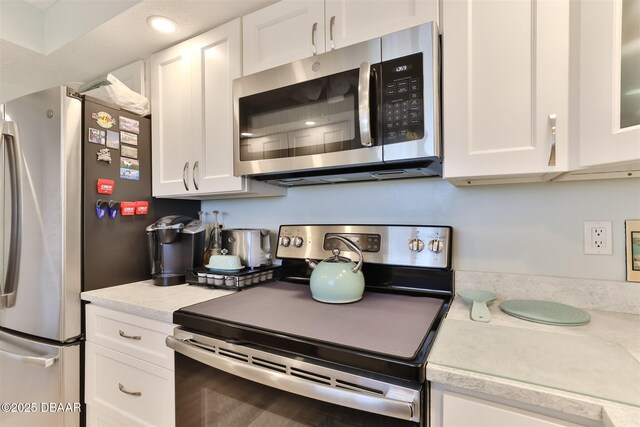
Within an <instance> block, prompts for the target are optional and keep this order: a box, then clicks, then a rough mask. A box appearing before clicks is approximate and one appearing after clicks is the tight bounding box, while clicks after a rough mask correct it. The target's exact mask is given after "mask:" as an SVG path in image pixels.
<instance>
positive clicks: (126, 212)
mask: <svg viewBox="0 0 640 427" xmlns="http://www.w3.org/2000/svg"><path fill="white" fill-rule="evenodd" d="M135 213H136V203H135V202H120V215H122V216H130V215H135Z"/></svg>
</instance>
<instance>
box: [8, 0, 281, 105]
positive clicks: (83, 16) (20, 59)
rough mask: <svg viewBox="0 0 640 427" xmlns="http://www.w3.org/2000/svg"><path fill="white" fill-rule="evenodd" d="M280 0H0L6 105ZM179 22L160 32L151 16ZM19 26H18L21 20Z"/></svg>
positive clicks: (140, 56) (85, 78)
mask: <svg viewBox="0 0 640 427" xmlns="http://www.w3.org/2000/svg"><path fill="white" fill-rule="evenodd" d="M274 2H275V0H176V1H164V0H118V1H117V2H114V1H109V2H105V1H103V0H0V20H1V21H0V103H2V102H5V101H8V100H11V99H14V98H16V97H18V96H21V95H24V94H27V93H31V92H35V91H38V90H41V89H46V88H48V87H52V86H56V85H61V84H66V83H69V82H85V83H86V82H90V81H92V80H94V79H96V78H98V77H100V76H101V75H103V74H105V73H107V72H109V71H112V70H115V69H118V68H120V67H122V66H124V65H127V64H129V63H131V62H134V61H136V60H138V59H145V58H148V57H149V56H150V55H151V54H153V53H155V52H158V51H160V50H163V49H165V48H167V47H169V46H172V45H174V44H176V43H178V42H180V41H182V40H186V39H189V38H191V37H193V36H195V35H197V34H200V33H202V32H204V31H206V30H209V29H211V28H215V27H217V26H218V25H220V24H223V23H225V22H227V21H229V20H231V19H233V18H235V17H238V16H242V15H246V14H247V13H249V12H252V11H254V10H257V9H260V8H261V7H264V6H266V5H268V4H271V3H274ZM151 15H163V16H166V17H168V18H171V19H173V20H174V21H175V22H176V23H177V24H178V27H179V30H178V31H177V32H176V33H173V34H161V33H158V32H156V31H155V30H153V29H151V28H150V27H149V26H148V25H147V24H146V20H147V18H148V17H149V16H151ZM16 23H17V24H16Z"/></svg>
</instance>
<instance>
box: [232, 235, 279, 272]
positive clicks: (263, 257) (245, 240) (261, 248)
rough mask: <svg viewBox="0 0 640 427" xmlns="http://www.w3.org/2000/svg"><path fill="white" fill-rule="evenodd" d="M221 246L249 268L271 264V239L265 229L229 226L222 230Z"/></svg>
mask: <svg viewBox="0 0 640 427" xmlns="http://www.w3.org/2000/svg"><path fill="white" fill-rule="evenodd" d="M221 236H222V247H221V249H226V250H228V251H229V253H230V254H231V255H237V256H239V257H240V261H242V263H243V264H244V265H246V266H247V267H250V268H256V267H260V266H261V265H271V241H270V233H269V230H267V229H259V228H235V229H233V228H230V229H227V230H222V233H221Z"/></svg>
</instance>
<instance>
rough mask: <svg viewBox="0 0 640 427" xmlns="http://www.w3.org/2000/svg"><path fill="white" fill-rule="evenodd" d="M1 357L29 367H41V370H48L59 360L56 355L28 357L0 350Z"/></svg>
mask: <svg viewBox="0 0 640 427" xmlns="http://www.w3.org/2000/svg"><path fill="white" fill-rule="evenodd" d="M0 356H3V357H6V358H8V359H12V360H15V361H16V362H20V363H25V364H27V365H32V366H39V367H40V368H48V367H49V366H51V365H53V364H54V363H56V360H58V355H56V354H47V355H45V356H26V355H24V354H18V353H12V352H10V351H5V350H0Z"/></svg>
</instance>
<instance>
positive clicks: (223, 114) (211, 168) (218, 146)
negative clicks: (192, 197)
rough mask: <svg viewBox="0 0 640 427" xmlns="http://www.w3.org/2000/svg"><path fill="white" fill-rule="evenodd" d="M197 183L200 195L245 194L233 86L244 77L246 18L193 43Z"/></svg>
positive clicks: (193, 167)
mask: <svg viewBox="0 0 640 427" xmlns="http://www.w3.org/2000/svg"><path fill="white" fill-rule="evenodd" d="M192 43H193V48H192V49H193V61H192V70H193V73H192V88H193V93H194V94H195V95H196V96H194V97H193V107H192V108H193V112H194V114H193V128H194V130H197V134H194V137H193V142H194V144H195V147H194V148H195V150H194V153H193V156H194V157H193V161H194V162H193V165H192V181H193V185H194V188H195V191H196V192H198V193H211V192H216V193H219V192H227V191H241V190H242V189H243V182H244V181H243V179H242V178H240V177H236V176H233V114H232V111H233V110H232V105H233V98H232V94H231V88H232V81H233V79H236V78H238V77H240V76H241V71H240V67H241V62H240V49H241V46H240V19H236V20H234V21H231V22H228V23H227V24H225V25H222V26H220V27H218V28H216V29H214V30H211V31H209V32H207V33H205V34H202V35H200V36H198V37H196V38H195V39H193V40H192Z"/></svg>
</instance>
